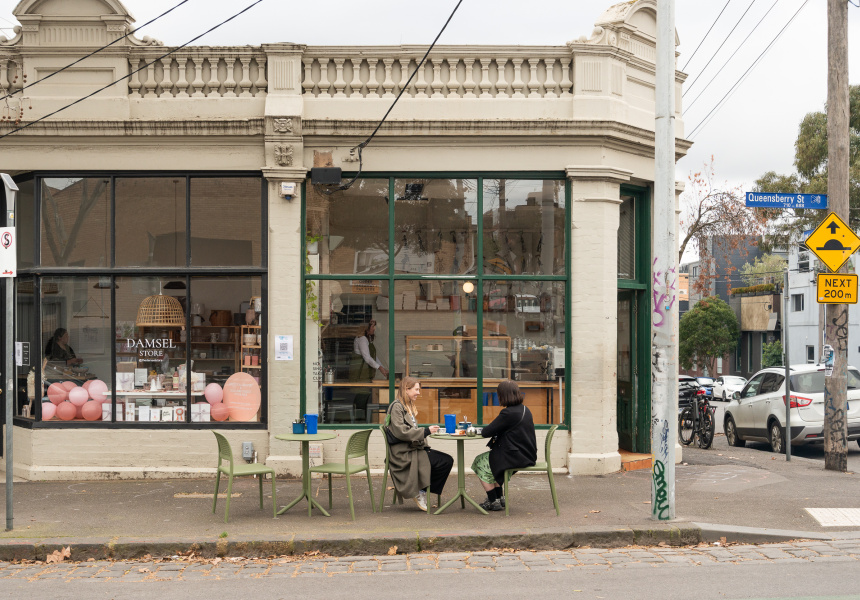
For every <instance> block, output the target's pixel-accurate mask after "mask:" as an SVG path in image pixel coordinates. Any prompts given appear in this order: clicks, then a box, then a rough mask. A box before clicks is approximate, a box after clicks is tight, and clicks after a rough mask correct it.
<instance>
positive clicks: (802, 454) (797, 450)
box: [711, 401, 860, 473]
mask: <svg viewBox="0 0 860 600" xmlns="http://www.w3.org/2000/svg"><path fill="white" fill-rule="evenodd" d="M726 405H728V402H721V401H711V406H715V407H716V411H715V412H714V418H715V420H716V433H717V435H718V436H720V437H718V438H716V439H715V440H714V446H715V447H716V446H717V443H718V440H719V441H721V442H722V444H721V447H723V448H728V444H727V443H726V438H725V437H724V434H725V432H724V430H723V415H724V412H725V407H726ZM744 450H748V451H752V452H747V453H746V454H747V455H748V456H753V455H754V453H755V452H760V453H763V454H767V455H769V456H768V457H767V459H768V460H770V459H771V457H772V456H773V452H772V451H771V449H770V444H765V443H762V442H747V444H746V447H745V448H732V451H733V452H738V451H744ZM791 454H792V457H798V458H804V459H810V460H818V461H821V462H822V463H823V462H824V444H807V445H805V446H792V447H791ZM779 456H780V460H785V455H779ZM848 470H849V471H853V472H855V473H857V472H860V445H858V444H857V442H848Z"/></svg>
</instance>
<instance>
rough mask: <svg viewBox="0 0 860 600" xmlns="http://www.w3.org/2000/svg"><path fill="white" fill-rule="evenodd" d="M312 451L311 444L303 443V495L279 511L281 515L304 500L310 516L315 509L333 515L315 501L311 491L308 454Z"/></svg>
mask: <svg viewBox="0 0 860 600" xmlns="http://www.w3.org/2000/svg"><path fill="white" fill-rule="evenodd" d="M309 451H310V442H308V441H302V493H301V495H299V497H298V498H296V499H295V500H293V501H292V502H290V503H289V504H287V505H286V506H285V507H283V508H282V509H281V510H279V511H278V514H279V515H282V514H284V513H285V512H287V511H288V510H290V509H291V508H292V507H294V506H295V505H296V504H298V503H299V502H301V500H302V499H305V498H306V499H307V501H308V516H311V511H312V510H313V508H314V507H316V508H317V509H319V511H320V512H321V513H322V514H324V515H325V516H327V517H330V516H331V515H330V514H328V512H327V511H326V509H324V508H323V507H322V506H320V503H319V502H317V501H316V500H314V499H313V497H312V495H311V494H312V490H311V473H310V459H309V458H308V452H309Z"/></svg>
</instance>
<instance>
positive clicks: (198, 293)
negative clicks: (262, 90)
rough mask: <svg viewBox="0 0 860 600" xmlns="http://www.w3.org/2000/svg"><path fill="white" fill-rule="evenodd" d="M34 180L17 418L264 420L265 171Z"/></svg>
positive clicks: (20, 290)
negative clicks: (34, 237) (36, 235)
mask: <svg viewBox="0 0 860 600" xmlns="http://www.w3.org/2000/svg"><path fill="white" fill-rule="evenodd" d="M34 182H35V185H34V187H35V189H36V190H41V193H40V194H39V195H40V197H41V204H40V206H39V210H38V211H36V210H34V207H33V206H32V204H33V202H32V200H30V201H29V202H28V201H27V200H26V197H24V198H23V200H24V202H23V203H22V204H21V205H20V209H19V215H21V216H22V218H23V220H24V221H26V222H25V223H24V224H23V228H24V229H27V228H31V230H35V229H36V228H35V219H36V216H35V215H37V214H40V215H41V218H40V221H41V225H40V227H39V230H40V232H41V234H40V235H41V239H40V240H39V241H38V243H36V244H35V245H34V246H35V247H36V248H41V252H40V253H39V254H40V256H34V257H33V258H32V260H31V259H30V258H29V255H25V257H26V258H25V260H24V261H22V264H21V268H22V273H21V276H20V277H19V278H18V281H17V303H16V311H17V312H16V340H17V341H19V342H25V343H26V348H27V352H25V356H24V357H23V358H24V361H25V362H24V366H23V367H18V370H17V375H18V380H19V386H18V389H19V390H22V393H20V394H19V401H18V406H17V408H16V415H17V416H18V417H19V418H26V419H32V420H34V421H41V422H42V423H45V424H47V423H56V424H62V423H71V424H77V425H78V426H80V425H82V424H91V425H93V426H102V427H103V426H107V425H110V424H113V425H114V426H116V424H120V426H134V427H137V426H143V427H147V426H153V425H155V424H158V426H159V427H171V426H175V427H189V426H198V427H206V426H207V425H206V424H207V423H208V424H209V425H208V426H216V425H217V426H219V427H220V426H223V425H224V424H225V422H227V423H229V422H235V423H237V424H242V423H245V424H247V423H259V422H263V421H264V420H265V416H266V407H265V404H264V403H263V402H262V399H263V398H264V397H265V395H264V390H265V386H266V380H265V379H266V368H265V365H266V342H265V337H266V335H265V334H266V330H265V327H264V326H263V317H264V310H265V288H266V285H265V282H266V272H265V267H266V265H265V254H264V252H263V248H264V247H265V238H264V229H265V227H264V223H263V215H264V214H265V212H264V205H265V201H266V199H265V187H264V186H263V185H262V181H261V179H260V178H259V177H256V176H255V177H241V176H236V177H218V178H215V177H195V176H189V175H174V176H157V175H153V176H139V177H120V176H106V177H44V178H39V177H36V178H35V180H34ZM30 189H33V185H32V184H31V187H30ZM37 193H38V192H37ZM207 199H210V200H211V202H209V203H207ZM28 204H29V205H30V206H28ZM228 225H229V227H228ZM112 240H115V242H114V243H112ZM195 252H196V254H195ZM30 254H34V253H32V252H31V253H30ZM195 257H197V261H196V262H198V263H200V265H202V266H200V265H195ZM30 263H32V264H30ZM30 268H32V269H33V271H34V272H33V273H28V272H27V271H28V270H29V269H30ZM60 268H61V270H62V272H53V273H52V270H54V271H57V270H59V269H60ZM75 268H85V269H86V272H81V273H76V272H75V270H76V269H75ZM23 390H26V392H23Z"/></svg>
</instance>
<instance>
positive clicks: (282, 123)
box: [273, 117, 293, 133]
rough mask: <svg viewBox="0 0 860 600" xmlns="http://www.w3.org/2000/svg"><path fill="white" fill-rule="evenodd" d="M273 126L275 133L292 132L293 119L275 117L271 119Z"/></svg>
mask: <svg viewBox="0 0 860 600" xmlns="http://www.w3.org/2000/svg"><path fill="white" fill-rule="evenodd" d="M273 126H274V128H275V132H276V133H292V132H293V120H292V119H291V118H289V117H284V118H280V119H275V120H274V121H273Z"/></svg>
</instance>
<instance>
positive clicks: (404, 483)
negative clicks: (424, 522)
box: [386, 376, 454, 511]
mask: <svg viewBox="0 0 860 600" xmlns="http://www.w3.org/2000/svg"><path fill="white" fill-rule="evenodd" d="M420 393H421V384H420V383H419V382H418V380H417V379H415V378H414V377H409V376H404V377H403V380H402V381H401V382H400V389H399V390H398V393H397V396H396V397H395V400H394V402H392V403H391V405H390V406H389V407H388V411H389V414H390V415H391V423H390V425H389V426H388V428H387V430H386V436H387V437H388V447H389V451H388V461H389V466H390V468H391V479H392V480H393V481H394V488H395V489H396V490H397V492H398V493H399V494H400V495H401V496H403V497H404V498H412V499H413V500H414V501H415V504H417V505H418V508H420V509H421V510H423V511H426V510H427V492H426V490H427V487H428V486H429V487H430V493H431V494H441V493H442V489H443V488H444V487H445V481H447V479H448V475H449V474H450V473H451V467H453V466H454V459H453V458H452V457H451V456H450V455H449V454H445V453H444V452H439V451H438V450H433V449H432V448H430V446H428V445H427V436H429V435H430V434H431V433H437V432H438V431H439V426H438V425H431V426H430V427H418V408H417V407H416V405H415V399H416V398H418V395H419V394H420Z"/></svg>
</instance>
